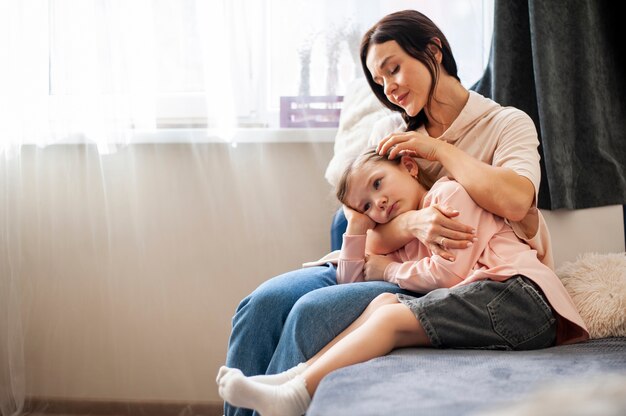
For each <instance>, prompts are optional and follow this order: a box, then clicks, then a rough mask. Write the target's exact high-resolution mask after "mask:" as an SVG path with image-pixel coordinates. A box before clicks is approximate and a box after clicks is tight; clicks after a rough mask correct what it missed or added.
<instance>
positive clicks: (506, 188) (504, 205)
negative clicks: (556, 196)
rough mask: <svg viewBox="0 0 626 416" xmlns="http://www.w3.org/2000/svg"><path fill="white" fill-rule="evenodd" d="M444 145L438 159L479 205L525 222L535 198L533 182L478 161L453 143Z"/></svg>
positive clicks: (442, 143) (502, 215)
mask: <svg viewBox="0 0 626 416" xmlns="http://www.w3.org/2000/svg"><path fill="white" fill-rule="evenodd" d="M440 143H441V144H440V146H439V149H438V150H437V153H436V158H437V160H439V161H440V162H441V164H442V165H443V166H444V167H445V168H446V169H447V170H448V171H449V172H450V173H451V174H452V176H453V177H454V179H455V180H456V181H457V182H459V183H460V184H461V185H462V186H463V187H464V188H465V189H466V190H467V193H469V194H470V196H471V197H472V199H474V201H475V202H476V203H477V204H478V205H480V206H481V207H483V208H484V209H486V210H487V211H489V212H492V213H494V214H496V215H498V216H500V217H503V218H507V219H509V220H510V221H521V220H522V219H524V217H525V216H526V214H527V213H528V210H529V209H530V208H531V206H532V204H533V201H534V199H535V187H534V185H533V184H532V182H531V181H530V179H528V178H526V177H524V176H521V175H519V174H517V173H516V172H514V171H512V170H511V169H508V168H504V167H496V166H491V165H488V164H486V163H483V162H481V161H479V160H476V159H474V158H473V157H471V156H469V155H468V154H467V153H465V152H464V151H462V150H460V149H458V148H456V147H454V146H453V145H451V144H449V143H445V142H440Z"/></svg>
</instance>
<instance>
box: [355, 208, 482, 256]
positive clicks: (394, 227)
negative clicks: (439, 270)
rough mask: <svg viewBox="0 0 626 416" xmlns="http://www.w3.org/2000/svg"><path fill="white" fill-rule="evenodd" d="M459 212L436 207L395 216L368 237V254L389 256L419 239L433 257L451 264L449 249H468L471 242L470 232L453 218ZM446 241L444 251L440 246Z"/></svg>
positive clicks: (471, 233)
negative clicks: (442, 258)
mask: <svg viewBox="0 0 626 416" xmlns="http://www.w3.org/2000/svg"><path fill="white" fill-rule="evenodd" d="M458 215H459V212H458V211H457V210H455V209H453V208H452V207H449V206H445V205H441V204H436V205H432V206H430V207H428V208H424V209H421V210H416V211H408V212H405V213H403V214H400V215H398V216H397V217H396V218H394V219H393V220H391V221H390V222H388V223H387V224H379V225H377V226H376V228H374V229H373V230H372V231H371V232H370V233H369V235H368V239H367V252H368V253H372V254H388V253H390V252H392V251H395V250H398V249H399V248H401V247H404V246H405V245H406V244H408V243H409V242H410V241H411V240H414V239H416V238H417V239H418V240H420V241H421V242H422V243H423V244H424V245H426V246H427V247H428V248H429V249H430V250H431V251H432V252H433V253H434V254H437V255H440V256H442V257H444V258H446V259H448V260H453V259H454V258H453V255H452V253H451V252H450V251H449V250H450V249H462V248H466V247H469V245H470V242H471V241H472V240H473V238H474V231H475V230H473V228H472V227H471V226H469V225H466V224H464V223H463V222H460V221H457V220H455V219H453V218H455V217H457V216H458ZM442 237H444V238H446V249H448V250H446V249H444V248H443V247H441V246H440V245H439V243H440V242H441V238H442Z"/></svg>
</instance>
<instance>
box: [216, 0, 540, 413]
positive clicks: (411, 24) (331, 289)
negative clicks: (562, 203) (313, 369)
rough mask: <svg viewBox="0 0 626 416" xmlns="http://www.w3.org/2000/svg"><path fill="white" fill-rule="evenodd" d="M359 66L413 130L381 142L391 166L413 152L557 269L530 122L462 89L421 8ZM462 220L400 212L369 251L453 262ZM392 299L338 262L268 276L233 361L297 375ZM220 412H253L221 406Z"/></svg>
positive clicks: (373, 43)
mask: <svg viewBox="0 0 626 416" xmlns="http://www.w3.org/2000/svg"><path fill="white" fill-rule="evenodd" d="M361 62H362V65H363V69H364V72H365V74H366V76H367V79H368V82H369V84H370V86H371V87H372V90H373V91H374V93H375V94H376V96H377V97H378V98H379V100H380V101H381V102H382V103H383V104H384V105H386V106H387V107H389V108H391V109H392V110H394V111H397V112H399V113H400V114H401V115H402V118H403V119H404V121H405V122H406V124H407V127H406V132H403V133H393V134H391V135H388V136H386V137H384V138H383V140H382V141H381V142H380V147H379V149H378V150H379V152H380V153H382V154H385V153H386V152H389V157H392V158H393V157H396V156H397V155H398V154H399V153H400V152H402V151H403V150H404V149H406V146H409V145H410V147H411V148H412V149H414V150H413V151H412V154H416V155H418V156H420V157H421V158H424V159H426V160H427V161H426V162H424V163H421V164H420V168H421V171H422V172H423V173H424V174H425V177H426V180H427V181H430V182H431V184H432V183H434V182H435V181H436V180H437V179H439V178H441V177H442V176H450V177H453V178H454V179H455V180H456V181H458V182H459V183H460V184H461V185H462V186H463V187H465V189H466V190H467V192H468V193H469V195H470V196H471V197H472V199H473V200H474V201H476V203H477V204H478V205H479V206H481V207H482V208H484V209H486V210H488V211H490V212H492V213H494V214H496V215H499V216H501V217H503V218H506V219H507V220H509V221H510V222H511V225H512V227H513V229H514V230H515V232H516V233H517V235H518V236H519V237H521V238H523V239H525V240H526V241H527V242H528V243H529V245H530V246H531V247H532V248H534V249H535V250H537V252H538V255H539V257H540V259H542V261H543V262H544V263H545V264H547V265H548V266H551V257H550V252H549V246H548V245H547V244H546V242H547V241H549V239H548V235H547V232H545V227H544V226H543V225H542V224H540V220H541V217H540V214H539V212H538V210H537V209H536V208H535V206H534V201H535V200H536V193H537V191H538V189H539V180H540V168H539V154H538V151H537V147H538V144H539V142H538V139H537V132H536V130H535V127H534V125H533V123H532V121H531V119H530V118H529V117H528V116H527V115H526V114H524V113H523V112H521V111H519V110H517V109H514V108H503V107H501V106H499V105H498V104H497V103H495V102H493V101H491V100H489V99H486V98H484V97H482V96H480V95H479V94H476V93H474V92H469V91H468V90H467V89H465V88H464V87H463V86H462V85H461V83H460V81H459V79H458V75H457V68H456V62H455V60H454V57H453V55H452V52H451V50H450V46H449V44H448V41H447V40H446V38H445V36H444V34H443V33H442V32H441V31H440V30H439V28H438V27H437V26H436V25H435V24H434V23H433V22H432V21H431V20H430V19H428V18H427V17H426V16H424V15H423V14H421V13H419V12H417V11H413V10H407V11H402V12H397V13H393V14H390V15H388V16H386V17H384V18H383V19H382V20H380V21H379V22H378V23H376V24H375V25H374V26H373V27H372V28H371V29H370V30H369V31H368V32H367V33H366V34H365V35H364V37H363V41H362V46H361ZM380 137H382V136H380ZM434 137H436V138H434ZM457 215H458V213H457V212H456V211H455V210H454V207H446V206H439V205H433V206H430V207H428V208H426V209H423V210H419V211H410V212H407V213H404V214H403V215H401V216H398V218H396V219H394V220H393V221H391V222H390V223H388V224H386V225H384V226H377V227H376V228H375V229H374V230H373V232H372V237H371V238H369V239H368V240H369V242H368V244H369V245H368V250H369V251H370V252H372V253H376V254H383V253H387V252H391V251H393V250H396V249H398V248H399V247H402V246H404V245H405V244H406V243H407V242H408V241H409V240H411V239H413V238H417V239H419V240H420V241H421V242H422V243H423V244H425V245H426V246H427V247H428V248H429V249H430V250H431V251H432V252H433V253H434V254H439V255H442V256H443V257H445V258H447V259H449V260H452V259H453V258H452V253H451V252H450V251H448V250H447V249H461V248H465V247H468V246H469V245H471V244H472V241H473V239H474V235H473V234H472V228H471V227H469V226H467V225H465V224H462V223H459V222H457V221H455V220H454V217H455V216H457ZM520 220H521V221H520ZM528 237H532V239H528ZM366 267H367V265H366ZM385 292H391V293H402V292H404V293H410V292H405V291H403V290H402V289H400V288H399V287H398V286H397V285H394V284H391V283H388V282H382V281H371V282H363V283H358V284H350V285H337V277H336V269H335V267H334V266H333V265H332V264H328V265H326V266H322V267H313V268H307V269H301V270H296V271H293V272H289V273H286V274H284V275H281V276H277V277H275V278H273V279H270V280H268V281H267V282H265V283H264V284H262V285H261V286H259V288H257V289H256V290H255V291H254V292H253V293H252V294H250V295H249V296H248V297H246V298H245V299H244V300H243V301H242V302H241V304H240V305H239V307H238V308H237V312H236V314H235V316H234V318H233V330H232V334H231V338H230V341H229V349H228V354H227V360H226V365H227V366H228V367H234V368H239V369H241V370H242V372H243V374H245V375H247V376H253V375H257V374H276V373H280V372H282V371H285V370H287V369H290V368H292V367H294V366H295V365H297V364H298V363H301V362H305V361H306V360H307V359H309V358H311V357H312V356H314V355H315V353H316V352H317V351H319V350H320V349H322V348H323V346H324V345H326V344H327V343H329V342H330V341H331V340H332V339H333V338H335V337H336V336H337V335H339V334H340V333H341V331H342V330H344V329H345V328H346V327H347V326H348V325H349V324H350V323H351V322H353V321H354V320H356V319H357V317H358V316H359V315H360V314H361V312H363V310H364V309H365V308H366V307H367V305H368V304H369V303H370V302H371V301H372V300H373V299H374V298H376V297H377V296H378V295H380V294H381V293H385ZM225 414H226V415H235V414H238V415H243V414H249V411H248V410H244V409H235V408H232V407H230V406H228V405H226V407H225Z"/></svg>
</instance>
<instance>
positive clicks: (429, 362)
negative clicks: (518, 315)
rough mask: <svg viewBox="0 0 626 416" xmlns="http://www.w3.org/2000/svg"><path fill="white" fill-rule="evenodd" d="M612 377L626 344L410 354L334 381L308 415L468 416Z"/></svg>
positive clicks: (622, 367)
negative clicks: (558, 387) (564, 385)
mask: <svg viewBox="0 0 626 416" xmlns="http://www.w3.org/2000/svg"><path fill="white" fill-rule="evenodd" d="M610 373H615V374H622V375H624V374H626V338H604V339H599V340H591V341H587V342H584V343H580V344H574V345H562V346H558V347H552V348H547V349H543V350H536V351H486V350H459V349H449V350H438V349H430V348H427V349H416V348H407V349H401V350H397V351H394V352H393V353H392V354H390V355H387V356H385V357H381V358H376V359H374V360H371V361H368V362H366V363H362V364H357V365H353V366H350V367H346V368H343V369H340V370H337V371H335V372H333V373H331V374H329V375H328V376H327V377H325V378H324V380H322V383H321V384H320V386H319V388H318V390H317V392H316V393H315V396H314V398H313V402H312V403H311V407H310V408H309V411H308V412H307V416H350V415H355V416H356V415H359V416H364V415H394V416H400V415H455V416H456V415H465V414H471V413H475V412H476V411H479V410H481V409H490V408H493V407H494V406H496V405H502V404H504V403H509V402H512V401H515V400H519V399H521V398H523V397H524V396H525V395H528V393H529V392H532V391H534V390H536V388H537V387H538V386H542V385H550V384H553V383H561V382H566V381H568V380H572V379H577V380H579V379H581V377H587V376H588V377H590V378H591V377H594V376H597V375H606V374H610Z"/></svg>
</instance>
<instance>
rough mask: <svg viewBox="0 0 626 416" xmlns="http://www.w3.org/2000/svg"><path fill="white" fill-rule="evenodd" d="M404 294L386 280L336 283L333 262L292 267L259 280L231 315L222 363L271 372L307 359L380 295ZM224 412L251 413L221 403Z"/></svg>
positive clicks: (247, 372) (229, 415)
mask: <svg viewBox="0 0 626 416" xmlns="http://www.w3.org/2000/svg"><path fill="white" fill-rule="evenodd" d="M385 292H393V293H406V294H410V292H406V291H403V290H401V289H400V288H399V287H398V286H397V285H394V284H391V283H387V282H364V283H351V284H345V285H337V279H336V269H335V267H334V266H333V265H330V264H329V265H326V266H320V267H311V268H306V269H299V270H294V271H292V272H289V273H285V274H283V275H280V276H277V277H274V278H272V279H270V280H268V281H266V282H265V283H263V284H261V285H260V286H259V287H258V288H257V289H256V290H255V291H254V292H252V294H250V295H249V296H248V297H246V298H245V299H244V300H243V301H242V302H241V303H240V304H239V307H238V308H237V311H236V313H235V316H234V317H233V328H232V333H231V336H230V341H229V345H228V354H227V356H226V365H227V366H228V367H235V368H239V369H241V371H242V372H243V373H244V374H245V375H247V376H251V375H257V374H276V373H279V372H281V371H284V370H287V369H289V368H291V367H293V366H295V365H298V364H299V363H301V362H304V361H306V360H308V359H309V358H311V357H312V356H313V355H315V353H317V352H318V351H319V350H321V349H322V348H323V347H324V346H325V345H326V344H328V343H329V342H330V341H331V340H332V339H333V338H335V337H336V336H337V335H339V333H341V331H343V330H344V329H345V328H346V327H347V326H348V325H350V323H352V322H353V321H354V320H355V319H356V318H357V317H358V316H359V315H360V314H361V313H362V312H363V310H364V309H365V308H366V307H367V305H368V304H369V303H370V302H371V301H372V300H373V299H374V298H375V297H376V296H378V295H379V294H381V293H385ZM224 413H225V415H227V416H234V415H238V416H242V415H251V414H252V411H251V410H247V409H240V408H233V407H231V406H230V405H228V404H226V405H225V406H224Z"/></svg>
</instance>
